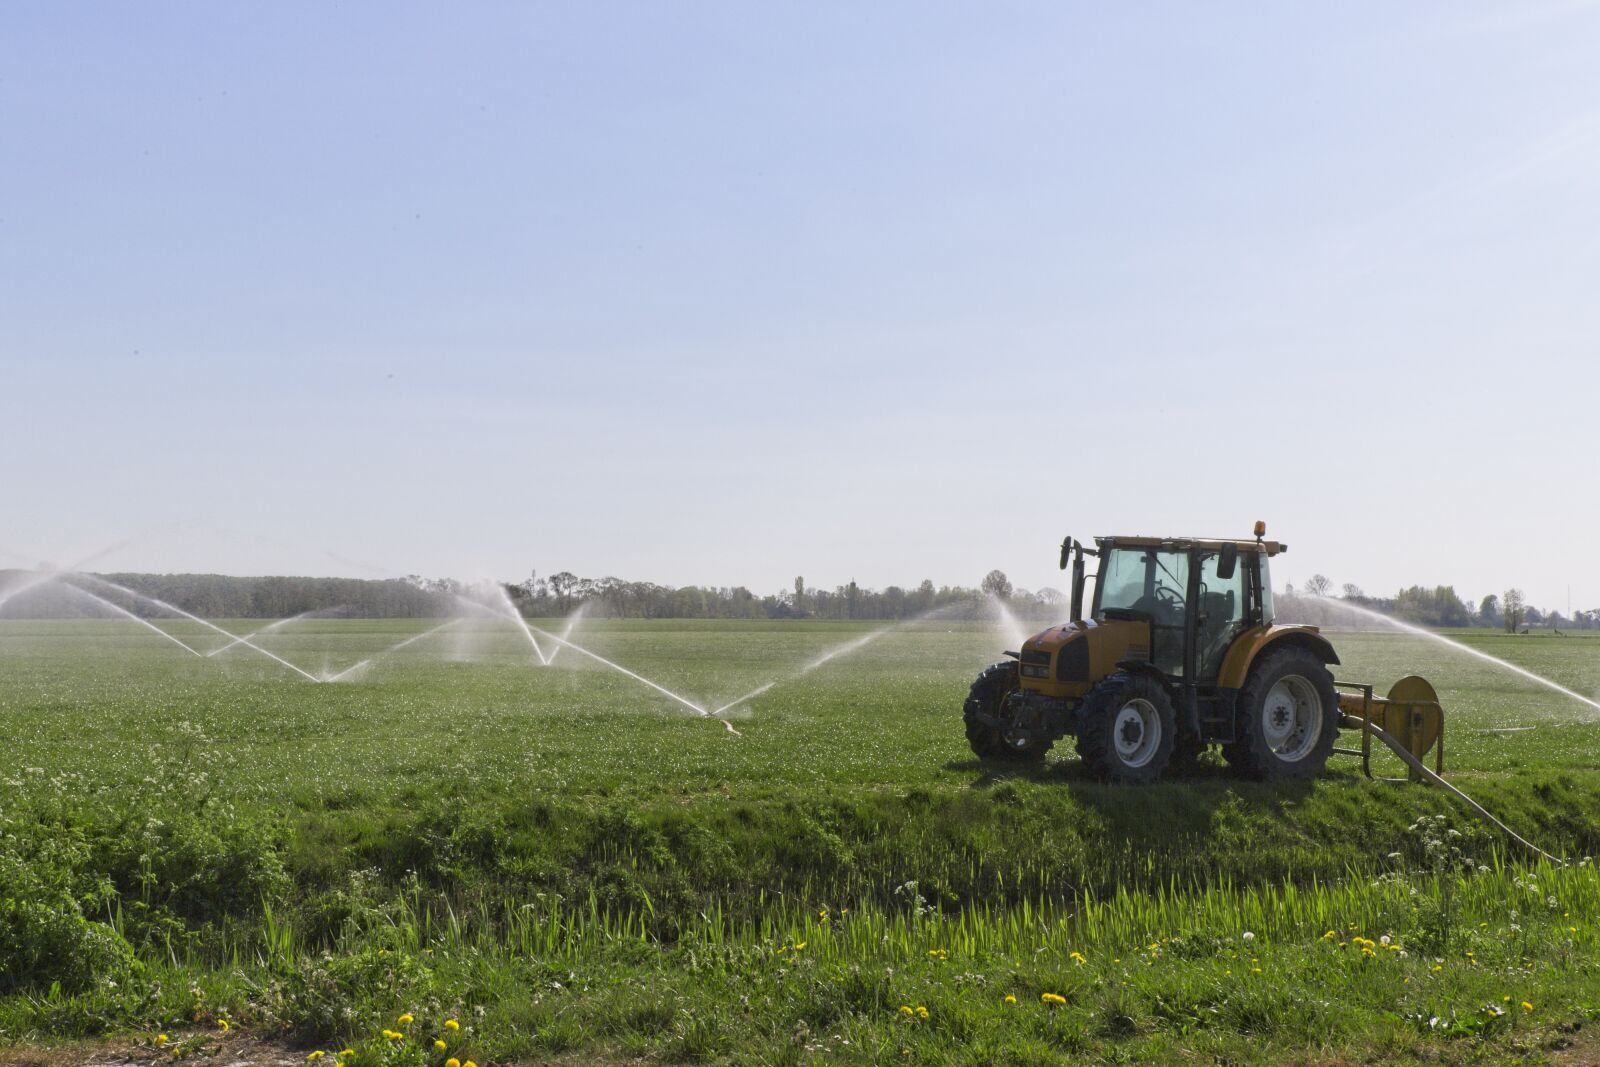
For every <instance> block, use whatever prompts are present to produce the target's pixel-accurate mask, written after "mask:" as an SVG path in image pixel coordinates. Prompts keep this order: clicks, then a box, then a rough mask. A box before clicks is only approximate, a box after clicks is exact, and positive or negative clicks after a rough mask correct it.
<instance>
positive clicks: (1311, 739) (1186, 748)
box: [963, 522, 1437, 783]
mask: <svg viewBox="0 0 1600 1067" xmlns="http://www.w3.org/2000/svg"><path fill="white" fill-rule="evenodd" d="M1284 551H1287V546H1286V545H1283V544H1280V543H1279V542H1277V541H1268V540H1266V525H1265V524H1264V523H1260V522H1258V523H1256V526H1255V539H1254V540H1237V541H1235V540H1206V539H1200V538H1187V537H1176V538H1161V537H1098V538H1095V547H1094V548H1090V547H1088V546H1087V545H1085V544H1083V543H1082V542H1080V541H1074V540H1073V539H1072V538H1070V537H1068V538H1067V539H1066V540H1064V541H1063V542H1062V544H1061V569H1062V570H1066V569H1067V567H1068V566H1070V567H1071V568H1072V600H1071V610H1072V616H1071V621H1069V622H1065V623H1062V624H1061V625H1059V626H1052V627H1051V628H1049V629H1047V630H1044V631H1043V632H1041V633H1037V634H1035V635H1034V636H1032V637H1030V638H1028V639H1027V640H1026V641H1025V642H1023V645H1022V648H1021V650H1020V651H1016V652H1007V653H1006V656H1008V657H1010V658H1009V659H1007V660H1005V661H1003V662H1000V663H997V664H995V665H994V666H992V667H989V668H988V669H987V670H985V671H983V673H981V674H980V675H978V678H977V680H976V681H974V682H973V683H972V690H971V693H970V695H969V696H968V697H967V701H966V705H965V707H964V710H963V718H964V719H965V722H966V729H967V741H968V742H969V743H970V744H971V746H972V750H973V752H975V753H976V754H977V755H978V756H980V757H982V758H984V759H991V760H1003V761H1013V762H1025V761H1036V760H1042V759H1043V758H1044V755H1045V753H1046V752H1048V751H1049V750H1050V748H1051V746H1052V745H1054V744H1055V742H1056V741H1057V740H1059V739H1061V738H1063V737H1066V736H1068V735H1072V736H1073V737H1075V738H1076V739H1077V748H1078V755H1079V756H1080V757H1081V758H1082V759H1083V762H1084V763H1085V765H1086V766H1087V767H1088V769H1089V771H1090V772H1091V773H1092V774H1094V775H1095V776H1096V777H1098V778H1101V779H1104V780H1107V781H1111V782H1118V783H1143V782H1153V781H1155V780H1156V779H1157V778H1160V777H1161V776H1162V775H1163V774H1166V773H1169V772H1179V771H1181V770H1183V769H1184V768H1186V767H1189V766H1190V765H1192V764H1193V763H1194V762H1195V761H1196V760H1198V759H1199V757H1200V756H1201V754H1202V753H1204V752H1205V751H1206V749H1207V747H1208V746H1210V745H1220V746H1221V748H1222V754H1223V756H1224V758H1225V759H1226V760H1227V762H1228V764H1229V765H1230V766H1231V767H1232V768H1233V770H1234V771H1235V772H1236V773H1237V774H1239V775H1242V776H1244V777H1247V778H1253V779H1258V780H1274V779H1297V778H1309V777H1312V776H1314V775H1317V774H1319V773H1321V771H1322V769H1323V767H1324V765H1325V764H1326V763H1327V761H1328V757H1329V755H1330V754H1331V753H1332V752H1333V751H1334V739H1335V736H1336V734H1337V733H1338V730H1339V727H1340V724H1341V720H1342V718H1343V714H1344V712H1345V710H1346V709H1343V708H1341V701H1340V699H1339V695H1338V693H1337V691H1336V690H1335V688H1334V680H1333V675H1332V674H1331V673H1330V672H1329V670H1328V668H1329V666H1330V665H1333V664H1337V663H1338V662H1339V657H1338V655H1337V654H1336V653H1335V652H1334V650H1333V645H1332V644H1330V643H1329V641H1328V639H1327V638H1326V637H1324V636H1323V635H1322V634H1321V633H1320V632H1319V630H1318V629H1317V627H1315V626H1279V625H1275V624H1274V622H1273V614H1272V582H1271V579H1270V576H1269V574H1268V562H1269V561H1270V560H1271V559H1272V557H1273V556H1276V555H1278V554H1279V553H1281V552H1284ZM1085 557H1093V558H1094V559H1095V560H1096V561H1097V565H1096V568H1095V571H1096V573H1095V574H1094V575H1092V577H1094V579H1095V582H1094V603H1093V605H1092V607H1091V610H1090V611H1089V613H1088V615H1087V616H1085V615H1084V612H1083V599H1084V586H1085V581H1086V577H1087V576H1086V575H1085V573H1084V571H1085V563H1084V560H1085ZM1366 688H1367V690H1368V691H1367V694H1366V703H1367V706H1368V709H1369V710H1368V711H1367V714H1368V716H1369V717H1370V715H1371V711H1370V707H1371V704H1372V699H1371V692H1370V687H1366ZM1345 703H1348V704H1350V707H1349V709H1348V710H1350V711H1351V712H1352V713H1355V712H1357V711H1359V705H1358V704H1357V703H1352V702H1350V701H1349V700H1348V699H1347V701H1346V702H1345ZM1379 703H1382V702H1381V701H1379ZM1434 706H1435V707H1436V706H1437V704H1436V702H1435V705H1434Z"/></svg>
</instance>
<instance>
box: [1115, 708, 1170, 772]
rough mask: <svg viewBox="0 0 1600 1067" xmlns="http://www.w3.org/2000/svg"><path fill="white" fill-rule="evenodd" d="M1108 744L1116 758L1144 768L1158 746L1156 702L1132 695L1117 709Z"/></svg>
mask: <svg viewBox="0 0 1600 1067" xmlns="http://www.w3.org/2000/svg"><path fill="white" fill-rule="evenodd" d="M1111 743H1112V746H1113V747H1114V748H1115V749H1116V752H1117V759H1118V760H1120V761H1121V762H1122V763H1123V764H1124V765H1125V766H1128V767H1143V766H1144V765H1145V764H1147V763H1149V762H1150V761H1151V760H1152V759H1154V758H1155V755H1156V750H1157V749H1159V748H1160V747H1161V717H1160V716H1159V715H1157V714H1156V709H1155V705H1153V704H1151V703H1150V702H1149V701H1148V700H1144V699H1140V698H1135V699H1133V700H1130V701H1128V702H1127V703H1126V704H1124V705H1122V707H1121V708H1119V709H1117V717H1116V719H1115V720H1114V721H1113V722H1112V724H1111Z"/></svg>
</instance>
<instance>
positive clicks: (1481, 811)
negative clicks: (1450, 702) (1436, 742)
mask: <svg viewBox="0 0 1600 1067" xmlns="http://www.w3.org/2000/svg"><path fill="white" fill-rule="evenodd" d="M1345 725H1346V726H1348V727H1350V728H1351V729H1355V730H1360V729H1363V728H1365V729H1367V730H1369V731H1370V732H1371V733H1372V736H1374V737H1376V738H1377V739H1378V740H1379V741H1382V742H1383V743H1384V744H1386V745H1388V746H1389V748H1390V750H1391V751H1393V752H1394V754H1395V755H1396V756H1399V757H1400V759H1401V761H1402V762H1404V763H1405V765H1406V766H1407V767H1410V768H1411V769H1412V770H1413V771H1416V772H1417V774H1419V775H1421V776H1422V780H1423V781H1425V782H1428V783H1429V784H1430V785H1436V786H1439V787H1441V788H1442V789H1444V790H1445V792H1447V793H1450V794H1451V795H1453V796H1455V797H1457V798H1458V799H1459V800H1461V802H1462V803H1464V804H1466V806H1467V807H1469V808H1471V809H1472V811H1473V812H1474V813H1475V814H1476V815H1477V816H1478V817H1479V818H1481V819H1483V820H1485V821H1487V822H1490V823H1493V824H1494V825H1495V826H1497V827H1499V828H1500V830H1501V832H1503V833H1504V834H1505V835H1506V836H1507V837H1509V838H1511V840H1513V841H1515V842H1516V843H1517V844H1519V845H1521V846H1522V847H1523V848H1525V849H1527V850H1528V851H1529V852H1531V853H1533V854H1534V855H1536V856H1540V857H1543V858H1544V859H1547V860H1549V861H1550V862H1551V863H1553V864H1555V865H1556V866H1557V867H1565V866H1567V861H1566V860H1564V859H1561V858H1559V857H1556V856H1552V855H1550V853H1548V852H1546V851H1545V850H1544V849H1542V848H1540V847H1539V846H1538V845H1535V844H1534V843H1533V842H1531V841H1529V840H1528V839H1527V838H1525V837H1523V836H1521V835H1520V834H1518V833H1517V832H1516V831H1515V830H1513V829H1511V827H1509V826H1507V825H1506V824H1505V823H1503V822H1501V821H1500V820H1499V819H1497V818H1495V817H1494V816H1493V815H1491V814H1489V811H1488V809H1486V808H1485V807H1484V806H1483V805H1482V804H1479V803H1478V802H1477V801H1476V800H1473V799H1472V798H1471V797H1469V796H1467V794H1465V793H1463V792H1462V791H1461V790H1459V789H1457V788H1456V787H1455V786H1453V785H1451V784H1450V783H1449V782H1447V781H1445V780H1444V779H1443V778H1441V777H1439V776H1438V775H1437V774H1435V773H1434V772H1433V771H1431V770H1429V769H1428V765H1427V764H1426V763H1423V762H1422V761H1421V760H1420V759H1418V758H1417V757H1416V756H1414V755H1412V754H1411V752H1410V751H1408V750H1407V749H1406V747H1405V746H1404V745H1402V744H1401V743H1400V742H1399V741H1396V740H1395V739H1394V738H1393V737H1391V736H1389V734H1388V733H1387V732H1385V731H1384V730H1383V729H1382V728H1381V727H1379V726H1376V725H1374V724H1373V723H1371V722H1366V723H1363V722H1362V720H1361V719H1359V718H1357V717H1356V716H1353V715H1350V716H1346V717H1345Z"/></svg>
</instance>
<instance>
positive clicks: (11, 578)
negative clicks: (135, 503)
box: [0, 570, 1066, 621]
mask: <svg viewBox="0 0 1600 1067" xmlns="http://www.w3.org/2000/svg"><path fill="white" fill-rule="evenodd" d="M100 577H103V578H105V579H107V580H108V581H112V582H115V583H117V584H118V585H121V586H125V587H127V588H128V589H132V590H133V591H135V592H136V593H139V594H142V595H143V596H145V597H148V598H151V599H153V600H159V601H162V602H164V603H166V604H170V605H172V606H173V607H175V608H179V609H181V610H183V611H187V612H189V613H191V614H194V615H198V616H200V617H202V618H241V619H242V618H252V619H282V618H288V617H290V616H294V615H301V614H305V613H313V612H314V613H319V614H325V615H350V616H355V617H361V618H432V617H439V616H446V615H455V614H459V613H460V612H461V611H462V609H463V604H462V600H463V598H466V599H478V600H481V590H480V589H479V588H477V587H473V586H471V585H469V584H467V583H463V582H459V581H456V580H455V579H451V578H424V577H421V576H419V575H414V574H413V575H408V576H407V577H405V578H391V579H368V578H306V577H286V576H273V577H237V576H233V575H225V574H105V575H101V576H100ZM29 578H30V574H29V572H24V571H10V572H6V571H0V593H3V592H4V591H5V590H6V589H7V588H13V587H18V586H20V585H22V584H24V583H26V582H27V581H28V580H29ZM79 584H80V585H82V587H83V588H84V589H86V590H89V591H91V592H93V593H94V595H95V596H99V597H102V598H104V599H106V600H110V601H112V602H114V603H115V604H116V605H117V606H118V607H120V608H122V609H123V610H126V611H131V612H133V613H134V614H138V615H144V616H151V617H154V616H158V615H161V614H163V613H164V612H163V611H162V609H160V608H159V607H157V606H155V605H153V604H151V603H150V602H148V601H145V602H141V601H139V600H138V599H137V598H130V597H127V596H124V595H121V594H117V593H113V592H111V591H109V590H107V589H106V588H104V587H101V586H97V585H95V584H94V583H93V582H88V581H82V582H79ZM501 591H503V592H504V593H505V596H506V599H507V600H508V601H509V602H510V603H511V604H513V605H515V607H516V610H518V611H519V612H521V613H522V614H523V615H526V616H528V617H559V616H565V615H568V614H571V613H572V612H573V611H576V610H577V609H578V608H579V607H580V606H581V607H583V608H584V610H585V612H586V613H587V614H589V615H590V616H600V617H612V618H639V619H864V620H885V621H891V620H898V619H911V618H915V617H917V616H919V615H925V614H932V613H937V614H938V615H939V616H940V617H944V618H978V617H987V616H989V615H992V614H993V612H994V607H993V604H994V602H995V601H996V600H999V601H1003V602H1004V603H1005V604H1006V607H1007V610H1008V611H1010V612H1011V613H1012V614H1014V615H1017V616H1018V617H1020V618H1027V619H1053V618H1055V617H1057V616H1059V615H1062V614H1064V613H1065V611H1066V602H1065V598H1064V597H1063V596H1062V595H1061V594H1060V593H1059V592H1057V591H1056V590H1054V589H1042V590H1040V591H1038V592H1030V591H1028V590H1026V589H1018V588H1014V587H1013V586H1012V584H1011V582H1010V581H1009V580H1008V579H1007V578H1006V576H1005V574H1004V573H1003V572H1001V571H998V570H996V571H991V572H990V573H989V574H988V575H986V576H985V577H984V578H983V580H982V581H981V582H979V583H978V585H976V586H972V587H968V586H960V585H938V586H936V585H934V583H933V581H932V580H931V579H928V580H924V581H923V582H921V583H920V584H918V585H915V586H909V587H902V586H898V585H890V586H886V587H884V588H882V589H873V588H868V587H866V586H862V585H859V584H858V583H856V582H854V581H851V582H848V583H846V584H844V585H838V586H834V587H833V588H820V587H817V586H813V585H808V584H807V583H806V580H805V579H804V578H803V577H797V578H796V579H795V580H794V582H793V584H792V586H791V587H790V588H788V589H784V590H780V591H778V592H774V593H765V594H760V593H755V592H752V591H751V590H750V589H749V588H747V587H746V586H742V585H736V586H696V585H687V586H669V585H659V584H657V583H655V582H641V581H628V580H625V579H621V578H614V577H606V578H581V577H579V576H577V575H575V574H573V573H572V572H570V571H558V572H556V573H555V574H552V575H550V576H549V577H547V578H546V577H542V576H540V575H538V574H536V573H535V574H530V575H529V576H528V577H527V578H526V579H525V580H523V581H521V582H507V583H501ZM109 610H110V609H107V608H105V606H104V605H103V604H100V605H97V604H96V602H95V601H94V600H92V599H90V598H89V597H87V596H85V595H83V594H82V593H78V592H74V591H73V590H72V589H71V588H67V587H64V586H63V585H62V584H61V583H46V584H44V585H42V586H38V587H37V588H34V589H30V590H29V591H28V592H27V593H25V594H24V595H20V596H18V597H16V598H15V599H13V600H11V601H9V602H7V603H6V606H5V612H4V614H5V615H7V616H9V617H13V618H71V617H81V616H90V617H93V616H97V615H104V614H106V613H107V612H108V611H109Z"/></svg>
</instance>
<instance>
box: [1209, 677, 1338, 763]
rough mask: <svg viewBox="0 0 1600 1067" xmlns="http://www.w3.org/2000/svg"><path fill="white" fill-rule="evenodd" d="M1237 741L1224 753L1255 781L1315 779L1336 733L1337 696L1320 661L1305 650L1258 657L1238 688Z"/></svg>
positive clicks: (1328, 754)
mask: <svg viewBox="0 0 1600 1067" xmlns="http://www.w3.org/2000/svg"><path fill="white" fill-rule="evenodd" d="M1237 706H1238V709H1239V739H1238V740H1237V741H1235V742H1233V743H1232V744H1230V745H1225V746H1223V749H1222V754H1223V756H1224V757H1225V758H1226V759H1227V761H1228V763H1229V764H1231V765H1232V766H1233V769H1234V771H1235V772H1237V773H1238V774H1240V775H1242V776H1243V777H1245V778H1254V779H1255V780H1257V781H1279V780H1288V779H1301V778H1314V777H1316V776H1317V775H1319V774H1321V773H1322V770H1323V768H1324V767H1326V766H1327V764H1328V757H1329V756H1330V755H1332V753H1333V742H1334V738H1335V737H1337V736H1338V733H1339V695H1338V693H1337V692H1336V691H1335V690H1334V688H1333V675H1332V674H1330V673H1328V668H1327V667H1326V666H1324V665H1323V662H1322V660H1321V659H1320V658H1319V657H1318V656H1317V655H1316V653H1314V652H1311V651H1310V650H1308V649H1304V648H1284V649H1279V650H1277V651H1274V652H1268V653H1266V654H1265V655H1263V656H1262V657H1261V658H1260V659H1258V660H1257V661H1256V663H1255V665H1254V666H1253V667H1251V668H1250V674H1249V676H1248V677H1246V678H1245V683H1244V687H1243V688H1242V689H1240V690H1239V700H1238V705H1237Z"/></svg>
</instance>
